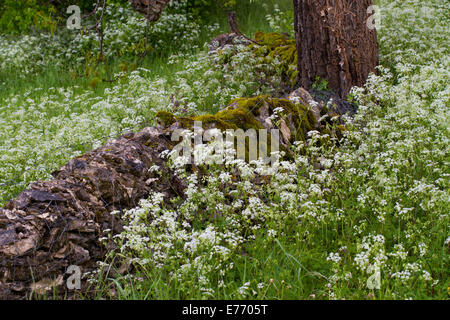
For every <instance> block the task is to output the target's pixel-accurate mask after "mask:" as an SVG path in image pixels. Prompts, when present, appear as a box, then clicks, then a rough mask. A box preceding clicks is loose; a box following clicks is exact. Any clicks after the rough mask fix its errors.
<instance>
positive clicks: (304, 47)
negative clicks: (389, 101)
mask: <svg viewBox="0 0 450 320" xmlns="http://www.w3.org/2000/svg"><path fill="white" fill-rule="evenodd" d="M293 3H294V26H295V33H296V42H297V51H298V69H299V82H300V85H301V86H302V87H303V88H305V89H306V90H310V89H311V87H312V85H313V83H314V81H315V79H316V77H320V78H323V79H325V80H327V81H328V87H329V88H330V89H333V90H334V91H335V92H336V93H337V94H339V95H340V96H341V97H345V95H346V94H347V93H349V91H350V89H351V88H352V87H353V86H361V85H363V84H364V83H365V81H366V80H367V76H368V75H369V73H370V72H375V67H376V66H377V65H378V42H377V34H376V30H375V29H374V28H369V27H368V25H367V21H368V19H369V17H370V14H369V13H368V8H369V7H370V6H371V5H372V0H358V1H355V0H293Z"/></svg>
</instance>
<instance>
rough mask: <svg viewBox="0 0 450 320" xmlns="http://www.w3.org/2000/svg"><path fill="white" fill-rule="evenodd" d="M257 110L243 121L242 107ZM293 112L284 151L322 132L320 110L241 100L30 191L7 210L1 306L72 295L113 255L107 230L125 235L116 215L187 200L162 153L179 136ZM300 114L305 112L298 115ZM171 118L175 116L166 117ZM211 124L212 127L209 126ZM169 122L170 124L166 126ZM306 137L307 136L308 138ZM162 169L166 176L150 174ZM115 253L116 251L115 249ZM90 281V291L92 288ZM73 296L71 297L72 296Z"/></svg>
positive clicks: (140, 137)
mask: <svg viewBox="0 0 450 320" xmlns="http://www.w3.org/2000/svg"><path fill="white" fill-rule="evenodd" d="M287 98H288V99H290V100H291V101H295V103H301V104H303V105H308V103H310V102H311V100H312V98H311V96H310V95H309V94H308V92H306V91H305V90H303V89H301V88H300V89H298V90H296V91H295V92H293V93H292V94H291V95H289V96H288V97H287ZM249 101H253V102H255V103H256V102H257V103H256V104H255V105H254V106H251V108H249V110H248V113H247V114H243V113H242V112H243V110H244V109H242V108H241V107H240V104H241V103H242V104H245V105H248V104H249ZM278 105H283V106H285V110H287V111H289V113H287V114H286V117H285V119H284V120H282V121H281V122H280V128H279V129H280V131H281V134H280V140H281V141H280V143H281V144H282V145H283V144H287V143H289V141H290V142H291V143H292V142H293V141H294V140H295V138H296V136H298V134H296V132H297V133H299V132H302V134H303V135H305V134H306V132H305V131H304V129H302V128H301V126H300V124H301V125H302V126H304V125H305V121H306V120H302V121H300V122H299V121H298V117H300V116H303V117H305V116H306V118H304V119H310V120H308V121H310V122H311V123H310V124H309V130H311V129H313V128H320V124H319V123H318V119H319V117H320V108H319V109H317V108H318V107H317V104H312V105H316V107H314V108H312V109H313V110H311V111H310V110H308V108H304V107H302V108H300V107H295V106H296V105H294V104H293V103H291V102H289V101H288V100H281V99H271V98H269V97H265V96H261V97H255V98H252V99H237V100H235V102H232V103H231V104H230V105H229V107H228V108H227V109H226V110H223V111H221V112H219V113H217V114H216V115H211V116H200V117H199V118H198V119H197V118H191V119H190V118H176V119H175V118H174V119H173V120H172V121H169V120H168V119H167V117H166V118H165V119H161V118H160V120H162V121H160V122H159V123H160V124H159V125H158V126H157V127H152V128H145V129H143V130H142V131H140V132H138V133H129V134H126V135H123V136H121V137H119V138H117V139H113V140H110V141H109V142H108V143H107V144H106V145H104V146H102V147H100V148H98V149H96V150H93V151H91V152H88V153H86V154H85V155H82V156H79V157H77V158H74V159H72V160H70V161H69V162H68V163H67V164H66V165H65V166H63V167H62V168H61V169H60V170H58V171H56V172H54V173H53V176H54V179H52V180H50V181H43V182H36V183H34V184H32V186H31V188H30V189H29V190H26V191H23V192H22V193H20V194H19V195H18V196H17V198H16V199H15V200H12V201H10V202H9V203H7V204H6V206H5V207H4V208H0V299H20V298H24V297H26V296H29V294H30V293H31V292H36V293H43V292H47V293H48V292H49V290H51V289H52V287H56V288H58V290H59V292H60V293H62V295H61V296H60V297H64V294H67V293H68V292H67V288H66V287H65V285H64V284H65V280H66V279H67V277H68V276H69V275H68V274H66V273H65V272H66V270H67V268H68V267H69V266H70V265H77V266H80V267H81V268H82V272H83V273H84V272H87V271H91V270H93V269H95V267H96V262H97V261H99V260H102V259H103V258H104V257H105V254H106V253H107V252H108V250H109V249H111V248H109V247H107V246H106V247H105V246H104V245H103V244H102V242H101V241H100V240H99V239H100V238H101V237H103V236H105V234H104V232H105V230H107V229H109V230H112V233H113V234H116V233H118V232H120V231H121V221H120V215H119V216H115V215H111V214H110V212H111V211H113V210H119V211H120V212H122V210H124V209H129V208H132V207H136V206H137V205H138V202H139V200H140V199H143V198H146V197H148V196H149V195H150V193H151V192H153V191H157V192H161V193H163V194H164V195H165V197H166V199H170V198H173V197H176V196H183V191H184V189H185V187H186V184H185V183H184V181H182V180H180V179H178V178H177V177H176V176H175V175H174V174H173V172H172V171H171V170H170V169H169V168H168V167H167V166H166V163H167V162H166V161H167V160H165V159H163V157H162V156H161V152H162V151H164V150H167V149H171V148H173V147H174V145H175V144H177V143H178V142H172V141H171V132H172V131H173V130H175V129H178V128H189V125H188V126H187V127H186V125H185V124H183V123H190V122H192V121H189V119H190V120H200V121H201V120H204V121H203V123H204V129H209V128H212V127H216V128H220V126H223V125H227V126H228V125H231V124H233V123H236V124H235V125H233V126H232V127H234V126H237V125H239V127H241V125H240V124H241V123H242V127H241V128H243V129H244V130H245V129H246V127H245V126H246V122H243V121H248V123H247V125H248V124H255V123H258V124H259V125H258V126H260V127H261V128H268V129H270V128H275V127H274V126H275V124H274V123H272V122H271V121H270V119H269V117H270V116H271V115H272V114H273V109H274V106H278ZM293 110H297V111H295V112H294V111H293ZM166 114H168V113H166ZM206 120H208V121H206ZM166 122H167V123H166ZM300 130H303V131H300ZM153 165H158V166H159V167H160V170H161V171H162V174H160V175H159V174H157V173H154V172H152V171H149V169H150V168H151V167H152V166H153ZM111 245H112V244H111ZM85 282H86V281H83V284H85V285H86V283H85ZM68 294H69V296H70V294H71V293H70V292H69V293H68Z"/></svg>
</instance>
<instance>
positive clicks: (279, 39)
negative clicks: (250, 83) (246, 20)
mask: <svg viewBox="0 0 450 320" xmlns="http://www.w3.org/2000/svg"><path fill="white" fill-rule="evenodd" d="M255 41H256V42H257V43H258V44H254V43H252V44H250V45H249V47H250V48H251V49H252V50H253V52H254V54H255V55H256V56H257V57H260V58H261V59H262V60H263V62H268V60H270V59H278V60H279V61H281V68H282V70H281V72H282V77H283V79H282V80H283V81H284V82H285V83H286V85H287V86H289V87H290V88H293V87H294V86H295V84H296V83H297V75H298V70H297V47H296V43H295V39H290V38H289V36H288V35H285V34H282V33H275V32H270V33H264V32H261V31H258V32H256V33H255Z"/></svg>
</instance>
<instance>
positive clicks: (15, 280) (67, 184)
mask: <svg viewBox="0 0 450 320" xmlns="http://www.w3.org/2000/svg"><path fill="white" fill-rule="evenodd" d="M167 138H168V137H166V135H165V134H164V133H162V132H161V131H158V130H157V129H155V128H146V129H144V130H143V131H141V132H139V133H137V134H133V133H130V134H127V135H124V136H122V137H120V138H117V139H114V140H111V141H110V142H109V143H107V144H106V145H105V146H103V147H101V148H99V149H97V150H94V151H91V152H88V153H87V154H85V155H83V156H80V157H77V158H75V159H72V160H70V161H69V163H68V164H67V165H65V166H64V167H62V168H61V169H60V170H59V171H57V172H55V173H54V174H53V175H54V179H53V180H50V181H44V182H37V183H34V184H33V185H32V186H31V189H29V190H26V191H24V192H22V193H21V194H19V196H18V197H17V199H15V200H13V201H10V202H9V203H8V204H7V205H6V206H5V207H4V209H0V298H3V299H4V298H7V299H14V298H23V297H24V296H25V295H26V294H28V293H30V292H31V291H33V290H35V291H38V292H39V291H45V290H46V289H49V288H50V287H51V284H52V280H55V279H56V282H55V285H56V286H57V287H60V288H61V286H62V284H63V275H64V272H65V270H66V268H67V267H68V266H70V265H77V266H81V267H82V269H83V270H82V271H83V272H85V271H87V270H90V269H92V268H94V267H95V262H96V261H97V260H99V259H102V258H103V257H104V256H105V253H106V250H107V249H108V248H105V247H104V246H102V244H101V243H100V242H99V241H98V239H99V237H101V236H102V232H103V230H105V229H112V230H113V232H114V233H116V232H119V231H120V228H121V224H120V220H117V218H115V217H114V216H113V215H110V212H111V211H112V210H122V209H125V208H130V207H133V206H136V205H137V201H138V200H139V199H141V198H143V197H145V196H146V195H148V194H149V193H150V191H153V190H159V191H160V192H163V193H164V194H165V195H166V196H167V197H171V196H174V195H178V194H182V190H183V189H184V185H183V183H182V182H181V181H179V180H178V179H177V178H176V177H175V176H173V175H172V173H171V172H170V171H169V170H167V168H166V167H165V161H164V160H163V159H162V158H161V156H160V152H161V151H163V150H165V149H167V148H170V143H171V142H170V138H169V140H167ZM155 164H156V165H159V166H160V167H161V169H162V172H163V173H164V174H163V178H160V177H157V176H155V175H154V174H153V173H150V172H148V169H149V168H150V167H151V166H152V165H155Z"/></svg>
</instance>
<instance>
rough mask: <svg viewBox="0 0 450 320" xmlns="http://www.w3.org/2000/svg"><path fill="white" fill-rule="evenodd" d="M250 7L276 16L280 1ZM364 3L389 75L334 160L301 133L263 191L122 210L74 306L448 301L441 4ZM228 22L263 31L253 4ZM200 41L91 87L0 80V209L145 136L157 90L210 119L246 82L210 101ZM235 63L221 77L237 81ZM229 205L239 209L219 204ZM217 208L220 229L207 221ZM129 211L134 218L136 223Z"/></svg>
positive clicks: (0, 73)
mask: <svg viewBox="0 0 450 320" xmlns="http://www.w3.org/2000/svg"><path fill="white" fill-rule="evenodd" d="M265 2H266V3H269V4H270V5H273V4H275V3H276V4H278V5H279V7H280V9H281V11H284V12H289V10H292V7H291V5H292V2H291V1H290V0H282V1H281V0H280V1H275V0H273V1H265ZM379 3H380V4H381V5H382V7H383V8H385V12H384V20H383V25H384V28H383V29H381V30H380V31H379V42H380V52H381V57H380V58H381V64H382V65H383V66H384V67H387V68H389V70H390V71H391V74H390V73H389V72H387V70H386V69H384V68H382V69H381V70H380V76H379V77H373V78H371V79H370V80H369V82H368V90H366V91H362V90H356V92H355V93H354V95H353V96H354V97H355V101H357V102H358V103H359V104H360V110H359V113H358V114H357V115H356V116H355V119H353V121H352V122H349V123H348V128H349V131H348V132H347V134H346V137H345V139H343V140H342V141H341V143H340V146H339V148H337V147H336V145H335V144H333V143H329V142H330V141H329V139H328V137H326V136H313V137H311V139H312V140H313V141H309V142H310V143H309V145H307V146H299V148H300V149H301V150H300V151H301V152H299V153H298V155H297V156H296V160H297V162H296V164H295V165H294V168H293V169H286V170H284V171H282V172H281V173H280V175H279V176H272V177H271V179H272V180H271V182H270V184H267V187H265V186H264V185H262V186H261V185H255V184H254V182H253V180H252V179H250V178H249V179H248V181H247V182H246V179H242V180H240V181H238V182H236V183H234V184H229V183H228V184H219V183H217V182H215V181H218V180H214V179H212V180H211V181H210V182H209V183H204V181H201V182H200V183H191V185H190V186H189V188H190V191H192V192H191V193H190V194H191V196H189V197H188V198H187V199H175V200H174V201H175V202H174V204H176V205H177V206H168V205H167V204H164V203H159V202H158V201H157V200H155V199H150V200H147V201H144V203H143V204H141V208H140V207H138V208H136V209H135V210H134V211H133V210H131V211H130V212H129V216H128V219H126V222H127V223H128V225H129V226H130V228H131V229H130V231H128V232H127V231H125V232H124V233H122V234H121V235H120V236H119V237H117V238H116V239H115V241H117V243H118V245H119V247H121V246H123V248H124V250H123V252H121V251H116V252H111V255H110V257H109V258H108V259H106V261H105V265H104V267H105V268H100V269H99V274H97V275H94V277H93V279H94V280H96V282H94V284H93V287H92V289H94V293H93V296H91V295H85V296H84V295H83V296H82V297H83V298H92V297H94V298H117V299H242V298H245V299H408V298H413V299H448V294H449V293H448V288H449V285H450V283H449V273H448V270H449V255H448V254H449V229H448V226H449V216H448V212H449V205H448V199H449V192H448V190H449V184H448V172H449V170H448V166H449V159H450V157H449V152H448V138H449V134H448V123H449V120H448V119H449V118H448V116H449V113H448V105H449V103H450V102H449V91H448V83H449V78H450V76H449V73H448V70H449V59H448V57H449V56H450V54H449V53H450V51H449V50H450V49H449V46H448V43H447V42H446V41H445V40H446V39H447V38H448V17H446V15H445V11H444V10H442V9H443V8H445V1H442V0H433V1H430V6H432V8H433V9H432V15H431V16H425V17H424V16H418V17H417V19H414V20H413V19H411V17H410V15H411V14H410V13H408V12H409V11H411V10H409V11H407V9H413V10H412V11H414V12H417V11H418V10H419V8H421V6H422V3H421V2H420V1H414V0H408V1H394V0H381V1H379ZM236 12H237V13H238V21H239V25H240V28H241V31H243V32H244V33H245V34H246V35H248V36H251V35H252V34H253V33H254V32H255V31H257V30H262V31H272V30H273V29H272V27H271V26H270V25H269V23H268V22H267V20H266V17H265V16H266V14H267V13H268V12H267V11H265V9H264V8H263V7H262V6H261V4H259V2H256V4H249V3H248V2H247V1H238V7H237V8H236ZM270 13H273V10H272V11H271V12H270ZM212 22H218V23H219V28H218V30H216V32H215V33H216V34H218V33H222V32H226V31H227V22H226V16H225V15H224V14H223V13H222V12H221V11H218V10H217V11H215V13H214V14H213V15H212V16H211V17H210V21H203V24H205V25H206V24H208V23H212ZM211 36H212V35H211V34H209V33H208V32H207V31H204V32H202V33H201V34H200V36H199V37H197V38H195V39H194V40H192V43H191V45H192V46H191V48H190V49H183V50H181V51H180V50H178V48H174V47H171V46H167V47H165V48H163V50H159V51H154V52H152V53H151V54H149V55H147V56H146V57H145V59H143V60H142V61H141V59H140V58H136V57H132V56H122V57H113V58H110V59H108V60H107V61H106V63H105V65H104V68H105V70H106V75H108V74H109V75H113V74H117V72H118V71H119V70H120V67H119V64H121V63H126V64H127V65H128V66H129V67H131V64H132V63H134V64H136V67H138V68H139V67H142V68H145V69H147V70H149V71H148V72H145V71H139V72H137V73H133V72H130V71H128V72H127V73H126V74H125V75H123V76H122V77H121V78H119V79H117V80H116V81H115V82H99V83H98V85H97V86H96V87H95V88H92V87H91V86H90V83H91V81H92V76H89V77H73V76H71V71H72V72H73V71H76V73H78V74H82V73H84V72H85V68H84V66H82V65H81V66H80V65H77V64H76V63H74V62H73V61H67V63H65V64H59V65H53V66H49V67H46V68H44V69H41V70H40V71H39V72H37V73H32V74H29V75H27V76H26V77H19V76H12V75H11V73H10V72H9V71H5V70H0V141H2V142H1V143H0V183H2V181H7V180H9V179H12V180H13V183H12V184H11V185H9V184H8V185H1V186H0V204H3V203H4V202H5V201H6V200H8V199H9V198H11V197H13V196H15V195H17V193H18V192H20V191H21V190H23V189H24V188H25V187H26V186H27V185H28V183H29V182H31V181H35V180H39V179H47V178H50V175H49V173H50V172H51V171H52V170H54V169H57V168H58V167H59V166H61V165H63V164H65V163H66V162H67V160H69V159H70V158H72V157H74V156H77V155H79V154H81V153H83V152H86V151H88V150H91V149H92V148H95V147H96V146H99V145H101V144H102V143H104V142H105V141H106V139H107V138H106V137H108V136H111V137H113V136H116V135H118V134H119V133H120V132H122V131H123V130H138V129H140V128H141V127H142V126H145V125H149V124H152V123H153V121H154V115H155V113H156V112H157V111H158V110H160V109H164V110H165V109H166V108H173V106H172V105H171V104H170V101H169V96H170V95H171V94H175V95H176V97H177V99H183V98H185V99H186V102H189V103H195V102H198V101H200V100H201V102H198V104H196V105H195V106H193V107H190V108H189V110H188V112H190V113H199V112H208V111H209V112H212V111H215V110H216V109H217V108H218V107H219V106H221V105H222V102H221V103H217V105H213V103H214V102H215V101H214V100H218V99H220V98H223V97H224V96H225V97H228V96H231V95H232V94H235V93H237V92H240V91H239V90H237V89H236V88H238V87H239V85H240V84H247V82H246V81H248V79H245V78H243V79H244V80H242V79H241V78H239V77H237V76H236V79H235V80H236V81H235V82H232V81H230V83H231V84H230V88H231V89H230V88H228V87H227V88H226V89H230V90H231V91H232V90H235V91H233V92H232V93H226V92H220V90H222V89H223V87H220V86H219V87H217V86H213V85H212V84H211V85H210V83H212V82H213V80H214V79H217V77H219V76H222V75H223V74H221V73H219V75H217V74H214V76H211V75H208V74H207V72H208V71H210V70H211V67H210V65H208V64H207V63H206V61H207V56H204V55H202V54H203V53H204V49H203V44H204V43H205V42H208V41H209V40H210V39H211ZM172 54H177V55H178V58H177V59H174V58H173V57H172V58H171V57H170V56H171V55H172ZM245 66H246V63H242V64H241V65H240V67H241V68H244V67H245ZM240 67H237V68H236V70H235V72H236V73H235V74H236V75H238V74H239V72H241V73H243V74H248V71H247V70H246V69H240ZM74 69H75V70H74ZM180 72H184V73H180ZM235 74H233V75H235ZM221 80H222V79H221ZM159 81H165V82H164V84H161V83H159ZM184 81H185V82H186V83H187V85H186V86H185V87H183V85H184V84H185V82H184ZM196 81H199V82H198V83H197V84H196V83H195V82H196ZM224 82H225V81H224ZM61 89H64V90H61ZM219 89H220V90H219ZM209 90H211V92H206V93H204V92H203V91H209ZM214 90H219V91H217V92H216V91H214ZM212 91H214V92H212ZM227 102H228V101H225V102H223V103H227ZM171 111H174V112H176V111H177V110H171ZM142 122H145V124H142ZM317 140H320V141H321V143H320V144H319V145H320V147H316V145H315V144H314V141H317ZM305 155H306V156H305ZM317 162H324V163H329V164H330V165H329V168H328V170H319V169H317V166H315V164H316V163H317ZM236 170H239V168H237V169H236ZM230 172H232V171H231V170H230ZM224 173H226V171H225V172H224V171H223V170H221V169H219V168H215V167H213V168H209V171H208V174H209V175H210V177H212V178H215V179H221V178H220V177H221V175H222V174H224ZM206 178H208V176H207V177H206ZM206 178H205V179H206ZM16 183H17V184H16ZM248 184H250V186H251V188H250V189H249V188H248ZM235 190H238V193H237V194H236V195H235V196H234V198H233V201H231V200H230V196H229V194H230V193H232V192H234V191H235ZM255 199H258V201H259V202H258V201H256V200H255ZM238 201H241V202H242V204H241V206H240V207H239V206H236V207H234V205H236V202H238ZM174 207H175V208H176V209H174ZM218 208H221V209H220V210H222V211H221V212H220V213H221V215H222V218H221V219H216V220H215V219H211V218H208V217H211V216H214V215H215V214H216V213H217V211H218V210H219V209H218ZM142 212H144V216H145V217H148V218H149V219H140V218H139V215H140V214H142ZM174 213H175V214H176V215H177V216H176V218H173V214H174ZM249 216H252V218H249ZM167 221H171V222H173V224H174V226H175V227H174V228H171V227H170V224H168V223H166V222H167ZM142 227H143V228H142ZM196 241H198V244H197V246H196V247H195V245H194V244H196V243H197V242H196ZM194 247H195V248H194ZM224 248H225V249H224ZM215 250H216V251H215ZM220 250H222V251H220ZM212 252H214V255H212V256H211V253H212ZM164 255H165V258H164V259H163V258H162V257H163V256H164ZM129 259H134V263H133V272H129V273H125V274H123V275H118V274H115V273H114V272H113V271H114V268H115V267H116V265H115V264H114V263H112V262H117V263H118V262H123V261H126V260H129ZM110 265H113V266H114V267H112V268H111V269H109V268H110ZM374 266H378V267H379V268H380V270H381V288H380V289H369V288H368V286H367V280H368V278H369V277H370V276H371V275H373V274H374V271H373V270H368V269H369V268H371V267H374ZM107 270H109V272H107ZM52 297H54V293H51V294H50V293H49V295H48V298H49V299H50V298H52Z"/></svg>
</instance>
